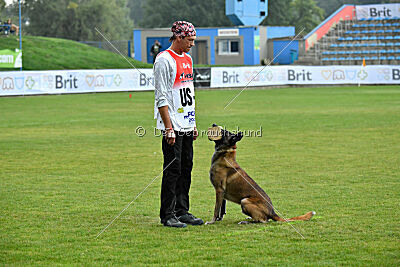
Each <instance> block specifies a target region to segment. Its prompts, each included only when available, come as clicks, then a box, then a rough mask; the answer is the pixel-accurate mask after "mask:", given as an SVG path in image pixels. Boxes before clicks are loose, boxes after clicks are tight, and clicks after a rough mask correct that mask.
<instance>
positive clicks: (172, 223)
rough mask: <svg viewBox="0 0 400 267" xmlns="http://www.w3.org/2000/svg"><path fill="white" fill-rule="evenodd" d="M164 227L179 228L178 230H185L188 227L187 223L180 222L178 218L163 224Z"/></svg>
mask: <svg viewBox="0 0 400 267" xmlns="http://www.w3.org/2000/svg"><path fill="white" fill-rule="evenodd" d="M163 225H164V226H167V227H177V228H184V227H186V226H187V225H186V223H183V222H180V221H179V220H178V219H177V218H176V217H172V218H169V219H168V220H166V221H165V222H164V223H163Z"/></svg>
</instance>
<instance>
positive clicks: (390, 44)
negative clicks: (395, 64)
mask: <svg viewBox="0 0 400 267" xmlns="http://www.w3.org/2000/svg"><path fill="white" fill-rule="evenodd" d="M386 46H394V43H386Z"/></svg>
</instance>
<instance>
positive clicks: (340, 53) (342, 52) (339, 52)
mask: <svg viewBox="0 0 400 267" xmlns="http://www.w3.org/2000/svg"><path fill="white" fill-rule="evenodd" d="M346 53H347V51H346V50H344V51H343V50H341V51H338V55H344V54H346Z"/></svg>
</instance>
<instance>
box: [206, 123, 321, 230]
mask: <svg viewBox="0 0 400 267" xmlns="http://www.w3.org/2000/svg"><path fill="white" fill-rule="evenodd" d="M207 134H208V139H210V140H211V141H214V142H215V152H214V155H213V157H212V159H211V168H210V180H211V183H212V184H213V186H214V188H215V193H216V202H215V210H214V217H213V219H212V220H211V221H210V222H207V224H212V223H215V221H220V220H222V218H223V217H224V215H225V206H226V200H229V201H232V202H234V203H236V204H239V205H241V206H242V212H243V213H244V214H246V215H248V216H250V217H251V218H252V219H253V221H252V222H257V223H261V222H262V223H266V222H267V221H268V220H269V219H272V220H274V221H283V222H287V221H289V222H290V221H296V220H300V221H307V220H310V219H311V217H312V216H313V215H314V214H315V212H313V211H310V212H308V213H306V214H304V215H301V216H298V217H293V218H290V219H287V220H286V219H283V218H281V217H279V216H278V215H277V214H276V213H275V211H274V207H273V206H272V202H271V199H270V198H269V197H268V195H267V194H266V193H265V192H264V190H262V188H261V187H260V186H259V185H258V184H257V183H256V182H255V181H254V180H253V179H251V178H250V176H249V175H248V174H247V173H246V172H245V171H244V170H243V169H242V168H240V166H239V164H238V163H237V162H236V142H238V141H240V140H241V139H242V137H243V133H241V132H239V133H237V134H233V133H231V132H229V131H226V130H224V129H222V127H220V126H217V125H216V124H213V127H211V128H209V129H208V133H207ZM240 223H249V221H243V222H240Z"/></svg>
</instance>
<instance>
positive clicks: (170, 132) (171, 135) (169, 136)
mask: <svg viewBox="0 0 400 267" xmlns="http://www.w3.org/2000/svg"><path fill="white" fill-rule="evenodd" d="M175 137H176V136H175V132H174V129H171V128H170V129H167V130H166V131H165V139H166V140H167V143H168V145H170V146H173V145H174V144H175Z"/></svg>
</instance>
